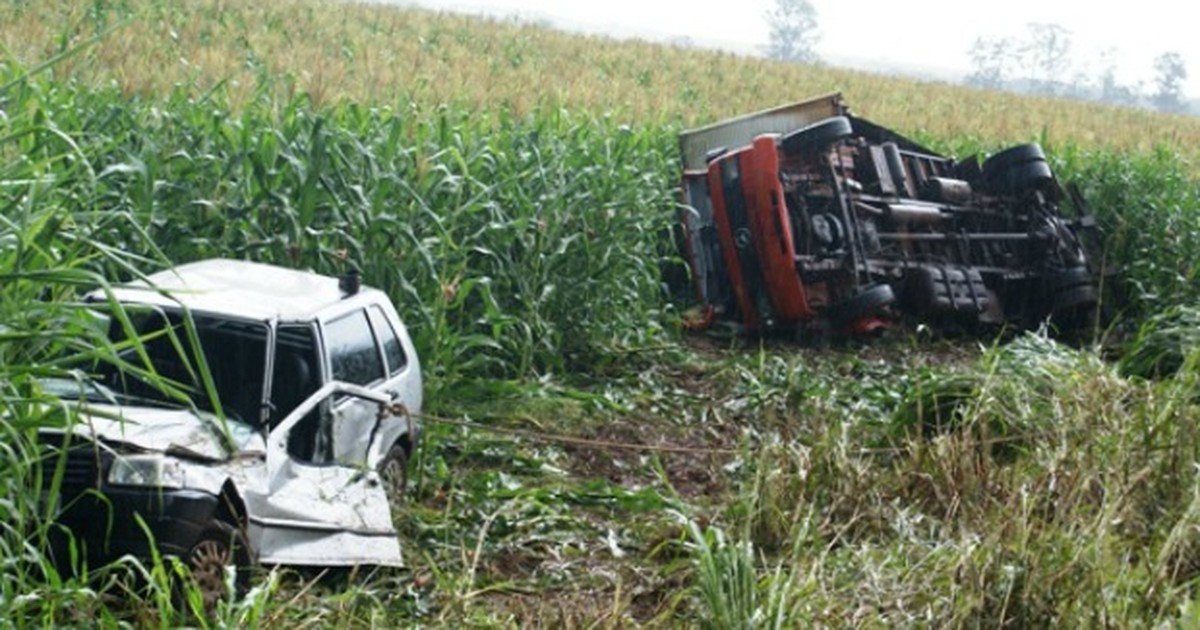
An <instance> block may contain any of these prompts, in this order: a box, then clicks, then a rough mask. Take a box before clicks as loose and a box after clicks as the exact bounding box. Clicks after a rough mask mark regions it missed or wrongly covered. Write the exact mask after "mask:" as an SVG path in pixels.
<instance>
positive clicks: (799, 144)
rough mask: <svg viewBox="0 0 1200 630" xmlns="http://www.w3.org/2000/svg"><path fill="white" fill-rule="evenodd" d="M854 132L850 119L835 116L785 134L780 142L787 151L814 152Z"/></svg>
mask: <svg viewBox="0 0 1200 630" xmlns="http://www.w3.org/2000/svg"><path fill="white" fill-rule="evenodd" d="M852 133H854V128H853V127H851V125H850V119H848V118H846V117H845V116H835V117H833V118H826V119H825V120H822V121H821V122H818V123H816V124H813V125H809V126H807V127H805V128H803V129H798V130H796V131H793V132H791V133H789V134H787V135H785V136H783V138H782V139H781V140H780V144H781V145H782V146H783V150H784V151H785V152H787V153H814V152H816V151H819V150H821V149H824V148H825V147H827V146H829V145H831V144H833V143H834V142H837V141H838V140H841V139H843V138H848V137H850V135H851V134H852Z"/></svg>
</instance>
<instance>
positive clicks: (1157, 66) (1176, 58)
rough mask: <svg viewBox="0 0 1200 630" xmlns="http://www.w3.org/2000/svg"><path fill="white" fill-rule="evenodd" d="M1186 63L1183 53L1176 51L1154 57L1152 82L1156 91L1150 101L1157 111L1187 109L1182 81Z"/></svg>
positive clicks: (1184, 76)
mask: <svg viewBox="0 0 1200 630" xmlns="http://www.w3.org/2000/svg"><path fill="white" fill-rule="evenodd" d="M1187 76H1188V72H1187V64H1186V63H1185V62H1184V61H1183V55H1180V54H1179V53H1177V52H1165V53H1163V54H1161V55H1159V56H1158V57H1156V58H1155V59H1154V83H1155V85H1156V86H1157V87H1158V91H1157V92H1155V93H1154V96H1153V97H1152V98H1151V101H1152V102H1153V103H1154V106H1155V107H1157V108H1158V109H1159V111H1164V112H1184V111H1187V101H1186V100H1185V99H1184V97H1183V82H1184V81H1186V80H1187Z"/></svg>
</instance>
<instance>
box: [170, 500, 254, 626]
mask: <svg viewBox="0 0 1200 630" xmlns="http://www.w3.org/2000/svg"><path fill="white" fill-rule="evenodd" d="M186 563H187V567H188V569H189V570H190V571H191V574H192V584H191V585H190V586H194V587H195V588H196V589H197V590H198V591H199V592H200V596H201V601H202V603H203V606H204V613H205V614H206V615H209V616H211V615H212V614H213V613H214V612H216V609H217V605H218V604H219V603H220V602H221V601H224V600H226V599H227V598H228V597H229V596H230V595H231V594H230V593H229V591H228V590H227V588H226V586H225V572H226V571H227V570H228V569H230V568H232V569H234V570H235V571H236V572H237V573H236V578H235V580H234V593H232V595H233V596H235V597H241V596H242V595H245V594H246V592H247V591H248V590H249V587H250V573H249V571H250V564H251V561H250V550H249V545H247V543H246V538H245V536H244V535H243V534H242V532H241V530H239V529H238V528H236V527H234V526H233V525H230V524H229V523H226V522H225V521H222V520H219V519H213V520H212V521H210V522H209V524H208V525H207V526H206V527H205V528H204V529H203V530H201V532H200V535H199V536H197V537H196V541H195V542H194V543H192V546H191V548H190V549H189V550H188V552H187V558H186Z"/></svg>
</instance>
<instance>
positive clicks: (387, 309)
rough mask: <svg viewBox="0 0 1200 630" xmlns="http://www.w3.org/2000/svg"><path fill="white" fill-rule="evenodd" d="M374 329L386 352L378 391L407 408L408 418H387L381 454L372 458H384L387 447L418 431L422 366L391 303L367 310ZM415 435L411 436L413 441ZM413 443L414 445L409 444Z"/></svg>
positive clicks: (373, 305)
mask: <svg viewBox="0 0 1200 630" xmlns="http://www.w3.org/2000/svg"><path fill="white" fill-rule="evenodd" d="M367 317H368V319H369V320H370V322H371V330H372V332H373V333H374V334H375V339H376V341H377V343H378V344H379V347H380V350H382V352H383V358H384V368H385V370H386V376H385V377H384V380H383V383H382V384H381V385H380V386H379V390H380V391H382V392H383V393H385V394H387V395H388V397H389V398H391V399H392V401H393V402H397V403H400V404H402V405H404V408H405V409H406V410H407V411H408V412H409V413H408V415H407V416H404V417H401V416H394V417H389V418H385V419H384V420H383V422H382V423H381V424H380V425H379V433H380V435H381V436H382V439H381V440H379V441H378V443H377V444H376V446H378V447H379V448H380V449H382V450H381V452H378V453H373V456H376V457H380V458H382V457H383V455H384V454H385V453H386V452H387V450H388V448H390V447H391V446H392V444H395V443H396V441H397V440H399V439H400V438H401V436H402V435H404V434H405V433H408V432H411V431H414V430H415V428H414V427H415V422H416V416H417V415H418V414H419V413H420V411H421V402H422V401H421V366H420V364H419V363H418V361H417V355H416V352H414V351H413V347H412V340H411V339H409V337H408V334H407V331H406V330H405V329H404V326H403V325H402V324H401V323H400V318H399V316H397V315H396V312H395V310H394V309H393V308H392V306H391V304H389V303H376V304H372V305H370V306H368V307H367ZM413 437H415V436H410V439H411V438H413ZM410 443H411V442H410Z"/></svg>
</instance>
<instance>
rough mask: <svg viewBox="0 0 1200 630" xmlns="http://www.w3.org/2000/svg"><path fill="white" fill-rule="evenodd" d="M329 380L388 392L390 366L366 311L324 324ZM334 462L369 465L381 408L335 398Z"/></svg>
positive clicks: (347, 398) (357, 399)
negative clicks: (371, 443) (386, 388)
mask: <svg viewBox="0 0 1200 630" xmlns="http://www.w3.org/2000/svg"><path fill="white" fill-rule="evenodd" d="M322 329H323V337H324V343H325V349H326V355H327V357H328V361H329V377H330V380H331V381H332V382H342V383H349V384H351V385H358V386H360V387H364V388H367V389H370V390H374V391H381V392H382V391H384V390H385V386H386V383H387V376H388V374H387V366H386V364H385V362H384V358H383V352H382V350H381V348H380V347H379V343H378V341H377V340H376V338H375V334H374V332H373V331H372V329H371V323H370V320H369V317H368V314H367V310H366V309H365V308H362V307H359V308H355V309H353V310H351V311H349V312H346V313H343V314H341V315H338V316H336V317H333V318H331V319H329V320H328V321H325V322H323V323H322ZM332 414H333V416H332V422H333V424H332V427H333V459H334V461H335V462H337V463H339V464H342V465H348V466H362V465H365V463H366V459H367V457H368V455H369V449H368V446H369V445H370V442H371V439H372V437H374V436H373V433H374V430H375V426H376V416H377V406H376V405H375V404H372V403H371V402H370V401H367V400H362V399H360V398H357V397H353V396H345V395H341V396H338V397H335V398H334V400H333V403H332Z"/></svg>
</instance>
